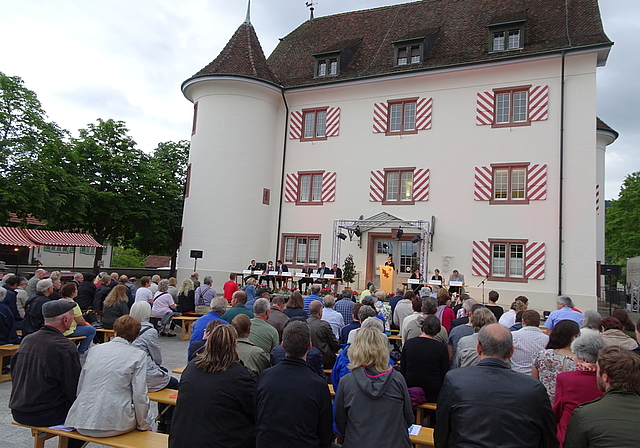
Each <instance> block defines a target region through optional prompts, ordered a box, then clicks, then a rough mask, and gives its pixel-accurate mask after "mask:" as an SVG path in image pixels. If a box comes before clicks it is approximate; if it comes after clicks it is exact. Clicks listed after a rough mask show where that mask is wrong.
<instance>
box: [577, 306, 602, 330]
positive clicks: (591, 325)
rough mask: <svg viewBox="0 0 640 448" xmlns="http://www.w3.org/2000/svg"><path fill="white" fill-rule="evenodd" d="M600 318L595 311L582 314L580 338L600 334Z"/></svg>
mask: <svg viewBox="0 0 640 448" xmlns="http://www.w3.org/2000/svg"><path fill="white" fill-rule="evenodd" d="M601 320H602V316H601V315H600V313H598V312H597V311H596V310H587V311H585V312H584V319H583V320H582V328H581V329H580V336H585V335H588V334H592V335H593V334H597V335H599V334H600V321H601Z"/></svg>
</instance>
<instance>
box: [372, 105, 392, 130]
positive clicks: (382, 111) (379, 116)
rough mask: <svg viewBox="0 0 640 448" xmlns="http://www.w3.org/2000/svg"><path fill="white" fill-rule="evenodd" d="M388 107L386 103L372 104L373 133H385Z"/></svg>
mask: <svg viewBox="0 0 640 448" xmlns="http://www.w3.org/2000/svg"><path fill="white" fill-rule="evenodd" d="M388 110H389V106H388V104H387V103H374V104H373V133H374V134H379V133H381V132H387V120H388V114H389V112H388Z"/></svg>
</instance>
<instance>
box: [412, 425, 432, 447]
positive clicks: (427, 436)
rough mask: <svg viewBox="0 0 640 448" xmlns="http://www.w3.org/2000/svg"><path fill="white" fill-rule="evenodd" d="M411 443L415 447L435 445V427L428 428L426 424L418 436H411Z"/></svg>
mask: <svg viewBox="0 0 640 448" xmlns="http://www.w3.org/2000/svg"><path fill="white" fill-rule="evenodd" d="M409 438H410V439H411V443H413V445H414V446H415V447H418V446H435V444H434V442H433V428H427V427H425V426H423V427H422V429H420V433H419V434H418V435H417V436H411V435H410V436H409Z"/></svg>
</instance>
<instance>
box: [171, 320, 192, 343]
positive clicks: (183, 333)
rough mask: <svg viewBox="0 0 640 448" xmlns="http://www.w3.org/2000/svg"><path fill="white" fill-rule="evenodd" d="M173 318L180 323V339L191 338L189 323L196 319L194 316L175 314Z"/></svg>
mask: <svg viewBox="0 0 640 448" xmlns="http://www.w3.org/2000/svg"><path fill="white" fill-rule="evenodd" d="M173 320H177V321H178V322H179V323H180V340H181V341H185V340H187V339H191V324H193V323H194V322H195V321H197V320H198V317H196V316H176V317H174V318H173Z"/></svg>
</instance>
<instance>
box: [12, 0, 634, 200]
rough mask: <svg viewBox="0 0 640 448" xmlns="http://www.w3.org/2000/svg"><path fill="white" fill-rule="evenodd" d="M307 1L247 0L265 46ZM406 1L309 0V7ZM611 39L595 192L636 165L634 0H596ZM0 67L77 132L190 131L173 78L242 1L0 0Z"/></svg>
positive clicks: (334, 9)
mask: <svg viewBox="0 0 640 448" xmlns="http://www.w3.org/2000/svg"><path fill="white" fill-rule="evenodd" d="M306 1H308V0H253V1H252V5H251V23H252V24H253V26H254V28H255V29H256V32H257V34H258V38H259V39H260V43H261V44H262V47H263V50H264V52H265V54H266V55H267V56H268V55H269V54H270V53H271V51H272V50H273V49H274V48H275V46H276V45H277V43H278V38H279V37H284V36H285V35H287V34H288V33H289V32H290V31H292V30H293V29H295V28H296V27H297V26H299V25H300V24H301V23H303V22H304V21H305V20H307V19H308V18H309V10H308V8H307V6H306V5H305V2H306ZM405 2H406V0H401V1H393V0H315V3H316V4H315V5H314V7H315V15H316V17H318V16H324V15H330V14H336V13H341V12H347V11H353V10H358V9H368V8H374V7H379V6H385V5H392V4H398V3H405ZM599 2H600V10H601V13H602V19H603V22H604V27H605V32H606V33H607V35H608V36H609V38H610V39H611V40H612V41H614V42H615V45H614V46H613V48H612V50H611V53H610V55H609V59H608V61H607V65H606V66H605V67H604V68H598V71H597V89H598V105H597V111H598V116H599V117H600V118H601V119H602V120H604V121H605V122H606V123H607V124H608V125H609V126H611V127H612V128H614V129H615V130H616V131H618V132H619V134H620V137H619V138H618V140H617V141H616V142H615V143H614V144H612V145H611V146H609V147H608V148H607V152H606V185H605V193H604V196H605V199H612V198H616V197H617V195H618V193H619V190H620V186H621V184H622V181H623V180H624V178H625V177H626V176H627V175H628V174H631V173H632V172H635V171H639V170H640V108H639V107H638V104H640V82H638V76H640V56H638V54H639V53H638V50H637V49H638V46H639V45H638V44H639V43H640V1H639V0H599ZM0 11H2V13H1V14H0V42H2V47H1V50H0V71H1V72H3V73H4V74H5V75H8V76H19V77H21V78H22V79H23V80H24V82H25V85H26V87H27V88H29V89H31V90H33V91H35V92H36V94H37V95H38V98H39V99H40V101H41V103H42V106H43V108H44V110H45V111H46V112H47V114H48V117H49V119H50V120H51V121H55V122H56V123H58V125H60V126H61V127H62V128H64V129H67V130H69V131H70V132H71V133H72V135H74V136H77V131H78V129H81V128H85V127H86V126H87V124H89V123H95V122H96V120H97V119H98V118H102V119H105V120H106V119H109V118H113V119H114V120H122V121H124V122H125V123H126V124H127V127H128V128H129V130H130V135H131V137H133V139H134V140H135V141H136V142H137V144H138V147H139V148H140V149H142V150H144V151H146V152H151V151H153V149H154V148H155V147H156V146H157V144H158V143H159V142H165V141H179V140H183V139H185V140H188V139H189V138H190V133H191V132H190V131H191V120H192V112H193V106H192V104H191V103H190V102H189V101H188V100H187V99H185V98H184V96H183V95H182V92H181V90H180V85H181V83H182V82H183V81H184V80H186V79H188V78H189V77H191V76H192V75H194V74H195V73H196V72H197V71H199V70H200V69H201V68H203V67H204V66H205V65H207V64H208V63H209V62H210V61H212V60H213V59H215V57H216V56H217V55H218V54H219V53H220V51H221V50H222V48H223V47H224V45H225V44H226V43H227V42H228V41H229V39H230V38H231V36H232V35H233V33H234V32H235V30H236V29H237V28H238V26H239V25H240V24H241V23H242V22H243V21H244V19H245V16H246V11H247V1H246V0H181V1H179V2H178V1H175V0H154V1H151V0H139V1H131V0H102V1H100V2H98V1H95V0H55V1H51V0H20V1H16V0H0Z"/></svg>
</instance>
